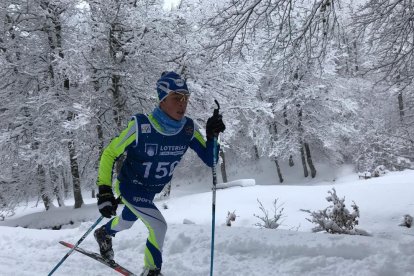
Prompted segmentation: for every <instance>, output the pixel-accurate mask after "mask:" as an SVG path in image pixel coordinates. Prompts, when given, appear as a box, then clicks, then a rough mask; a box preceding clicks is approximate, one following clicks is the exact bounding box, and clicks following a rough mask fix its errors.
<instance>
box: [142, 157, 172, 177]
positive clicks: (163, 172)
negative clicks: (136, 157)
mask: <svg viewBox="0 0 414 276" xmlns="http://www.w3.org/2000/svg"><path fill="white" fill-rule="evenodd" d="M178 163H179V161H174V162H172V163H170V162H158V163H157V167H156V168H155V178H157V179H161V178H163V177H166V176H172V174H173V172H174V169H175V167H176V166H177V165H178ZM142 165H144V166H145V172H144V178H148V176H149V174H150V171H151V167H152V166H153V165H154V164H153V163H152V162H144V163H142Z"/></svg>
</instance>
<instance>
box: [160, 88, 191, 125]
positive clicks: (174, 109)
mask: <svg viewBox="0 0 414 276" xmlns="http://www.w3.org/2000/svg"><path fill="white" fill-rule="evenodd" d="M189 98H190V96H189V95H184V94H180V93H176V92H171V93H169V94H168V96H167V97H166V98H165V99H164V100H163V101H162V102H160V108H161V109H162V111H164V112H165V113H167V115H168V116H170V117H171V118H173V119H174V120H177V121H180V120H181V119H182V118H183V117H184V114H185V111H186V109H187V103H188V100H189Z"/></svg>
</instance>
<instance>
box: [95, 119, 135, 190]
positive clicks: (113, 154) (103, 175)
mask: <svg viewBox="0 0 414 276" xmlns="http://www.w3.org/2000/svg"><path fill="white" fill-rule="evenodd" d="M136 140H137V135H136V119H134V120H131V121H130V122H129V124H128V127H127V128H126V129H124V130H123V131H122V132H121V134H119V136H117V137H115V138H114V139H112V141H111V142H110V143H109V145H108V146H107V147H106V148H105V149H104V151H103V153H102V156H101V160H100V162H99V170H98V181H97V185H98V186H100V185H107V186H110V187H112V169H113V167H114V163H115V161H116V160H117V159H118V158H119V157H120V156H121V155H122V154H123V153H124V152H125V150H126V148H127V147H128V146H130V145H135V143H136Z"/></svg>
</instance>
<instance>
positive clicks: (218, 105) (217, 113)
mask: <svg viewBox="0 0 414 276" xmlns="http://www.w3.org/2000/svg"><path fill="white" fill-rule="evenodd" d="M214 102H215V103H216V105H217V108H215V109H214V111H213V115H214V116H218V115H219V110H220V104H219V102H218V101H217V100H214Z"/></svg>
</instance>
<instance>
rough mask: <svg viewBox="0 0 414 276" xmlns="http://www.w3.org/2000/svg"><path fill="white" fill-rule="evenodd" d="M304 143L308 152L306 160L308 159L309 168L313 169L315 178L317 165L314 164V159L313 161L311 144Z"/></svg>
mask: <svg viewBox="0 0 414 276" xmlns="http://www.w3.org/2000/svg"><path fill="white" fill-rule="evenodd" d="M304 145H305V152H306V160H307V161H308V165H309V169H310V171H311V176H312V178H315V176H316V169H315V166H314V165H313V161H312V157H311V153H310V149H309V144H308V143H305V144H304Z"/></svg>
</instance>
